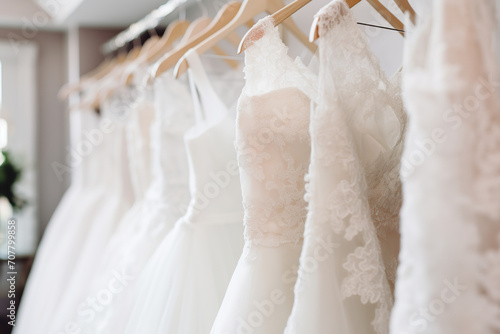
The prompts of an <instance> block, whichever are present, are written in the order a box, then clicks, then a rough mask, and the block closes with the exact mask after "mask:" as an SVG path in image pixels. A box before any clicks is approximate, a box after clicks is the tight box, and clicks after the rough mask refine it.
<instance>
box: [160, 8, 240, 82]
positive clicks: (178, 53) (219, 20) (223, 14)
mask: <svg viewBox="0 0 500 334" xmlns="http://www.w3.org/2000/svg"><path fill="white" fill-rule="evenodd" d="M240 7H241V3H240V2H236V1H234V2H230V3H228V4H226V5H224V6H223V7H222V8H221V9H220V10H219V12H218V13H217V16H216V17H215V18H214V19H213V21H212V22H211V23H210V25H209V26H208V27H207V28H206V29H205V30H203V31H202V32H200V33H198V34H196V36H194V37H193V38H192V39H191V40H190V41H189V42H188V43H186V44H183V45H180V46H178V47H177V48H175V49H173V50H171V51H170V52H168V53H167V54H166V55H165V56H164V57H163V58H162V59H161V60H160V61H158V62H157V63H156V64H155V65H154V67H155V68H154V71H153V73H154V76H155V77H159V76H160V75H161V74H162V73H165V72H166V71H168V70H169V69H170V68H172V67H173V66H174V65H175V64H176V63H177V61H178V60H179V59H180V58H181V57H182V56H183V55H184V54H185V53H186V52H187V51H188V50H189V49H191V48H192V47H194V46H196V45H198V44H199V43H200V42H201V41H203V40H205V39H206V38H207V37H209V36H211V35H213V34H214V33H215V32H217V31H218V30H219V29H221V28H223V27H224V26H225V25H226V24H228V23H229V22H230V21H231V20H232V19H233V18H234V17H235V16H236V14H237V13H238V10H239V9H240Z"/></svg>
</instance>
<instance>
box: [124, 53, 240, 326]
mask: <svg viewBox="0 0 500 334" xmlns="http://www.w3.org/2000/svg"><path fill="white" fill-rule="evenodd" d="M188 61H189V65H190V72H189V73H190V78H191V80H190V82H191V84H192V88H193V89H192V92H193V94H192V95H193V98H194V101H195V116H196V125H195V126H194V127H193V128H192V129H190V130H189V131H188V132H187V133H186V136H185V143H186V148H187V152H188V162H189V172H190V190H191V202H190V204H189V207H188V209H187V213H186V215H184V216H183V217H181V218H180V219H179V220H178V221H177V223H176V224H175V226H174V228H173V230H172V231H171V232H170V233H169V234H168V235H167V237H166V238H165V239H164V240H163V241H162V242H161V244H160V246H159V247H158V248H157V250H156V251H155V253H154V254H153V255H152V256H151V258H150V259H149V261H148V264H147V266H146V268H145V269H144V271H143V272H142V275H141V276H140V277H139V281H138V285H139V286H140V289H138V291H137V299H136V300H135V301H134V308H133V311H132V313H131V315H130V320H129V322H128V325H127V328H126V330H125V331H124V333H126V334H142V333H172V334H174V333H179V334H180V333H189V334H206V333H208V332H209V331H210V328H211V326H212V324H213V320H214V318H215V316H216V314H217V310H218V309H219V306H220V304H221V302H222V299H223V296H224V293H225V291H226V289H227V284H228V283H229V280H230V278H231V274H232V273H233V271H234V268H235V266H236V263H237V261H238V258H239V256H240V255H241V250H242V248H243V237H242V235H243V224H242V221H243V208H242V205H241V186H240V182H239V178H238V168H237V162H236V157H235V151H234V146H233V139H234V119H233V118H232V117H231V116H230V114H229V113H228V111H227V110H226V109H227V108H226V106H225V105H224V104H223V103H222V102H221V100H220V99H219V98H218V96H217V95H216V94H215V92H214V90H213V88H212V86H211V85H210V82H209V81H208V77H207V76H206V74H205V72H204V69H203V68H202V66H201V62H200V60H199V58H198V56H197V55H196V54H195V53H193V52H191V53H190V55H189V58H188ZM237 74H238V75H240V73H237ZM231 84H232V85H234V83H233V82H231ZM198 93H199V97H200V98H201V103H200V101H199V100H198Z"/></svg>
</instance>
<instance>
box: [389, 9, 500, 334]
mask: <svg viewBox="0 0 500 334" xmlns="http://www.w3.org/2000/svg"><path fill="white" fill-rule="evenodd" d="M495 5H498V1H494V0H477V1H467V0H435V1H433V4H432V8H433V11H432V13H431V14H430V16H429V17H428V19H427V20H425V22H420V23H419V25H418V27H417V29H416V31H414V32H413V34H412V35H410V37H409V40H408V41H407V47H406V50H405V54H406V56H405V63H404V66H405V73H404V86H403V87H404V92H403V94H404V98H405V102H406V105H407V108H408V112H409V115H410V117H409V126H408V136H407V139H406V142H405V149H404V153H403V160H402V168H401V175H402V177H403V179H402V180H403V196H404V203H403V207H402V210H401V236H402V238H401V255H400V261H401V263H400V267H399V268H398V276H397V284H396V302H395V306H394V309H393V314H392V318H391V333H394V334H399V333H405V334H417V333H422V334H444V333H446V334H448V333H453V334H479V333H480V334H498V333H500V155H499V153H500V100H499V93H498V87H499V85H500V72H499V63H498V59H499V58H498V54H497V52H496V51H498V50H495V49H494V48H495V47H497V48H498V44H497V45H494V44H493V41H497V42H498V41H499V36H498V23H497V22H496V20H495V17H494V14H495V8H494V7H495Z"/></svg>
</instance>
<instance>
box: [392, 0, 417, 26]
mask: <svg viewBox="0 0 500 334" xmlns="http://www.w3.org/2000/svg"><path fill="white" fill-rule="evenodd" d="M394 2H395V3H396V5H398V7H399V9H400V10H401V11H402V12H403V13H406V12H408V13H410V20H411V22H412V23H415V17H416V16H417V14H416V13H415V10H414V9H413V7H412V6H411V5H410V3H409V2H408V0H394Z"/></svg>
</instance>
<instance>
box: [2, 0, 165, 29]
mask: <svg viewBox="0 0 500 334" xmlns="http://www.w3.org/2000/svg"><path fill="white" fill-rule="evenodd" d="M165 2H166V0H1V1H0V26H3V27H12V28H14V27H17V28H23V27H26V26H29V25H33V24H34V25H35V26H37V28H39V29H49V30H50V29H61V30H63V29H66V28H67V27H70V26H89V27H124V26H128V25H130V24H131V23H133V22H136V21H138V20H139V19H141V18H143V17H144V16H146V14H148V13H149V12H151V11H152V10H154V9H156V8H158V7H159V6H161V5H162V4H164V3H165ZM117 9H119V15H117ZM49 18H50V19H49Z"/></svg>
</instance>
